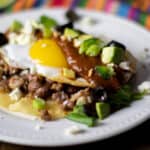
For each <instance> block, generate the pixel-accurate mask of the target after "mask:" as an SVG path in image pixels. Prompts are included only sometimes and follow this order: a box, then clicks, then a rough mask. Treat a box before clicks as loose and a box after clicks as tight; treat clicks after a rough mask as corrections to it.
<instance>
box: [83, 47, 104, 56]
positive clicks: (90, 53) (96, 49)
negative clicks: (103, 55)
mask: <svg viewBox="0 0 150 150" xmlns="http://www.w3.org/2000/svg"><path fill="white" fill-rule="evenodd" d="M100 50H101V49H100V47H99V45H96V44H94V45H91V46H89V48H88V49H87V51H86V52H85V54H86V55H87V56H97V55H98V54H99V52H100Z"/></svg>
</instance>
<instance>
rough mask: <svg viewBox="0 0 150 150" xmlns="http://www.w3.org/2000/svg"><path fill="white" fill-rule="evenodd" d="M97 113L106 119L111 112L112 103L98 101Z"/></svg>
mask: <svg viewBox="0 0 150 150" xmlns="http://www.w3.org/2000/svg"><path fill="white" fill-rule="evenodd" d="M96 113H97V116H98V118H99V119H101V120H102V119H104V118H105V117H107V116H108V115H109V114H110V105H109V104H108V103H103V102H97V103H96Z"/></svg>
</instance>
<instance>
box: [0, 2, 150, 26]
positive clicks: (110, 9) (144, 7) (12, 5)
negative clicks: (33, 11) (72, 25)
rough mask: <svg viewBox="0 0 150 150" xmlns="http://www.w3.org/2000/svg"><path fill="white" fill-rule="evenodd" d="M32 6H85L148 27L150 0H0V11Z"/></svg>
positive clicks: (149, 21)
mask: <svg viewBox="0 0 150 150" xmlns="http://www.w3.org/2000/svg"><path fill="white" fill-rule="evenodd" d="M33 7H64V8H76V7H80V8H86V9H94V10H97V11H105V12H107V13H113V14H116V15H119V16H122V17H124V18H128V19H130V20H134V21H136V22H138V23H140V24H141V25H143V26H145V27H146V28H148V29H150V0H0V11H1V12H6V11H9V12H10V11H14V12H16V11H20V10H22V9H29V8H33Z"/></svg>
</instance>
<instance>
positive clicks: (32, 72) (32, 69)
mask: <svg viewBox="0 0 150 150" xmlns="http://www.w3.org/2000/svg"><path fill="white" fill-rule="evenodd" d="M30 73H31V74H34V73H36V66H34V65H32V66H31V67H30Z"/></svg>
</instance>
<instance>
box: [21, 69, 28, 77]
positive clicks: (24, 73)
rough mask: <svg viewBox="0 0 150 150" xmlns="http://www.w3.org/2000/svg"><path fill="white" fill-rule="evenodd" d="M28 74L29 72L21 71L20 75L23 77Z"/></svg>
mask: <svg viewBox="0 0 150 150" xmlns="http://www.w3.org/2000/svg"><path fill="white" fill-rule="evenodd" d="M27 74H29V70H23V71H22V72H21V73H20V75H21V76H23V75H27Z"/></svg>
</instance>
